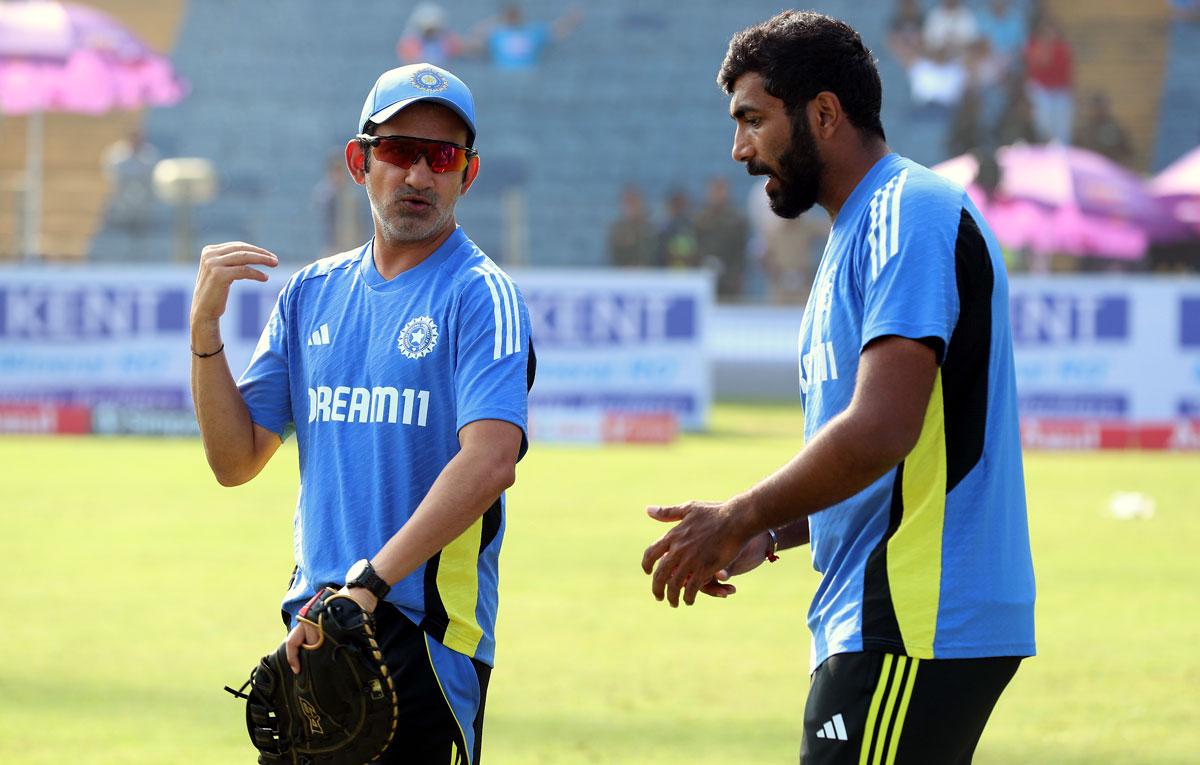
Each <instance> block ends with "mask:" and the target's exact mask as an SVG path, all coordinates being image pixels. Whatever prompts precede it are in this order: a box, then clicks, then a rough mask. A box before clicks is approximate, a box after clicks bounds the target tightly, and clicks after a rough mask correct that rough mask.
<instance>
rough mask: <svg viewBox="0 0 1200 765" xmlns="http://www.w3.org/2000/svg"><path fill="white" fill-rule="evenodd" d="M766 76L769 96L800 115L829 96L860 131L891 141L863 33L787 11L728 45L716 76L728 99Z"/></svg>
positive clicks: (832, 20) (740, 34)
mask: <svg viewBox="0 0 1200 765" xmlns="http://www.w3.org/2000/svg"><path fill="white" fill-rule="evenodd" d="M751 72H754V73H757V74H759V75H761V76H762V79H763V87H764V88H765V89H766V91H767V93H769V94H770V95H772V96H774V97H775V98H778V99H779V100H781V101H783V103H784V106H785V107H786V108H787V111H788V114H789V115H793V116H794V115H795V113H796V112H797V110H799V109H801V108H803V107H804V105H805V104H807V103H808V102H809V101H811V100H812V99H813V98H814V97H815V96H816V95H817V94H818V93H820V92H822V91H829V92H830V93H833V94H834V95H836V96H837V97H838V100H839V101H841V104H842V109H843V110H844V111H845V112H846V116H847V117H848V118H849V119H850V122H851V123H853V124H854V125H855V126H856V127H858V128H859V129H860V130H862V131H865V132H867V133H870V134H874V135H877V136H879V138H880V139H883V140H887V137H886V136H885V135H884V132H883V123H882V122H880V120H879V109H880V106H881V104H882V102H883V85H882V83H881V82H880V81H879V70H878V69H876V68H875V59H874V57H873V56H872V55H871V51H870V50H868V49H867V46H865V45H863V41H862V38H861V37H859V36H858V32H855V31H854V29H853V28H852V27H851V26H850V25H849V24H846V23H845V22H844V21H839V20H838V19H835V18H832V17H830V16H826V15H824V14H822V13H815V12H812V11H783V12H782V13H780V14H778V15H776V16H774V17H772V18H770V19H767V20H766V21H764V22H762V23H761V24H757V25H755V26H752V27H748V28H746V29H743V30H742V31H741V32H738V33H737V34H736V35H734V36H733V39H731V40H730V41H729V51H728V52H727V53H726V54H725V60H724V61H723V62H722V63H721V70H720V72H718V73H717V84H718V85H720V86H721V87H722V88H723V89H724V90H725V92H726V93H732V92H733V87H734V85H735V84H736V83H737V81H738V79H739V78H741V77H742V75H745V74H749V73H751Z"/></svg>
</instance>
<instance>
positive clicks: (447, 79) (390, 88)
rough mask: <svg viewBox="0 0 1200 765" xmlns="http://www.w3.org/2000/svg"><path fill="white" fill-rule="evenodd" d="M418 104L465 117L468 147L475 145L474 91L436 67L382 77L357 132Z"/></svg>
mask: <svg viewBox="0 0 1200 765" xmlns="http://www.w3.org/2000/svg"><path fill="white" fill-rule="evenodd" d="M418 101H432V102H434V103H437V104H441V105H442V106H445V107H447V108H449V109H451V110H452V111H453V112H454V113H455V114H457V115H458V116H459V117H462V119H463V122H465V123H467V132H468V137H467V146H474V145H475V99H474V98H473V97H472V96H471V90H470V89H469V88H468V87H467V85H466V83H465V82H463V81H462V80H460V79H458V77H455V76H454V75H453V74H451V73H450V72H447V71H446V70H445V69H442V68H441V67H436V66H434V65H433V64H409V65H408V66H400V67H396V68H395V69H389V70H388V71H386V72H384V73H383V74H381V75H380V76H379V79H378V80H376V81H375V87H373V88H371V92H370V93H368V94H367V100H366V102H365V103H364V104H363V108H362V115H361V116H360V117H359V118H358V131H357V132H359V133H361V132H363V131H364V130H365V129H366V127H367V123H368V122H373V123H375V124H376V125H380V124H383V123H384V122H387V121H388V120H389V119H391V118H392V117H393V116H395V114H396V113H397V112H399V111H400V110H401V109H403V108H404V107H406V106H408V105H410V104H415V103H417V102H418Z"/></svg>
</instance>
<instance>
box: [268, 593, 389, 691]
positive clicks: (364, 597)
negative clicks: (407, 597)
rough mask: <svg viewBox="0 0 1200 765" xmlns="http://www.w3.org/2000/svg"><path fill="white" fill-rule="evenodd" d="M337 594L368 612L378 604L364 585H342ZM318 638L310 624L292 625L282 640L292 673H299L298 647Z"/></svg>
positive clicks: (299, 623)
mask: <svg viewBox="0 0 1200 765" xmlns="http://www.w3.org/2000/svg"><path fill="white" fill-rule="evenodd" d="M338 594H339V595H346V596H348V597H349V598H350V599H351V600H353V601H354V602H355V603H357V604H358V605H359V608H361V609H362V610H364V611H366V612H367V613H368V614H373V613H375V606H377V605H379V598H377V597H375V594H374V593H373V592H371V591H370V590H368V589H366V588H365V587H354V588H350V587H343V588H342V589H341V590H339V591H338ZM320 639H321V633H320V632H319V631H318V630H317V628H316V627H314V626H312V625H311V624H308V623H306V622H297V624H296V626H295V627H292V631H291V632H289V633H288V636H287V640H285V641H284V643H286V644H287V660H288V666H289V667H291V668H292V674H295V675H298V674H300V649H301V648H303V647H304V646H313V645H316V644H317V643H318V641H320Z"/></svg>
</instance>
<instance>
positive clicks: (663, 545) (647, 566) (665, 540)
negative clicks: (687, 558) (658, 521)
mask: <svg viewBox="0 0 1200 765" xmlns="http://www.w3.org/2000/svg"><path fill="white" fill-rule="evenodd" d="M670 536H671V532H667V533H666V534H663V535H662V536H661V537H659V539H658V541H657V542H655V543H654V544H652V545H650V546H649V547H647V548H646V552H644V553H642V571H645V572H646V573H647V574H649V573H650V571H651V570H652V569H653V568H654V561H656V560H658V559H659V558H661V557H662V556H663V555H665V554H666V552H667V550H670V549H671V541H670V539H669V537H670Z"/></svg>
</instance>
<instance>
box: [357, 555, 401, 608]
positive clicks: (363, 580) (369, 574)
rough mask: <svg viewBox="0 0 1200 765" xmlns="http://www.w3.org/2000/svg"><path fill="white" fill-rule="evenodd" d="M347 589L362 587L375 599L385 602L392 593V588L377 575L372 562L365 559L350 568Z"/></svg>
mask: <svg viewBox="0 0 1200 765" xmlns="http://www.w3.org/2000/svg"><path fill="white" fill-rule="evenodd" d="M346 586H347V587H351V588H353V587H362V588H363V589H364V590H367V591H368V592H370V593H371V594H372V595H374V596H375V597H377V598H379V599H380V600H383V599H384V598H386V597H387V594H388V592H390V591H391V589H392V586H391V585H390V584H388V583H387V582H385V581H383V578H382V577H380V576H379V574H377V573H375V567H374V566H372V565H371V561H369V560H367V559H366V558H363V559H362V560H360V561H358V562H357V563H355V564H354V565H353V566H351V567H350V570H349V571H347V572H346Z"/></svg>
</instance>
